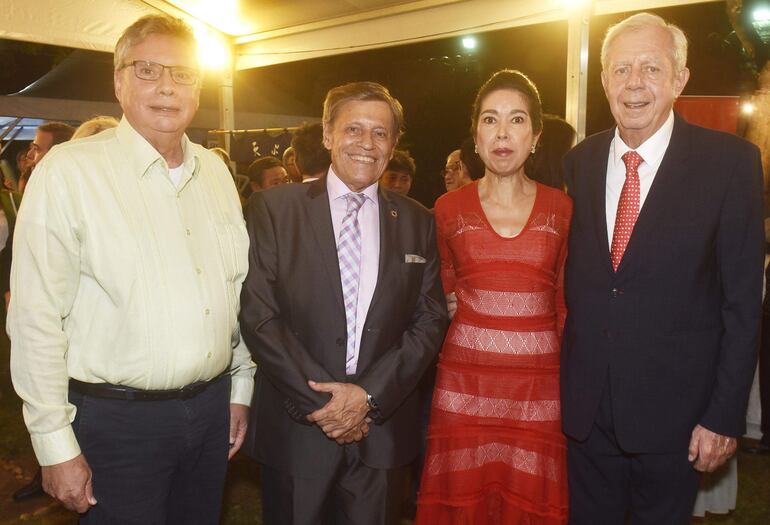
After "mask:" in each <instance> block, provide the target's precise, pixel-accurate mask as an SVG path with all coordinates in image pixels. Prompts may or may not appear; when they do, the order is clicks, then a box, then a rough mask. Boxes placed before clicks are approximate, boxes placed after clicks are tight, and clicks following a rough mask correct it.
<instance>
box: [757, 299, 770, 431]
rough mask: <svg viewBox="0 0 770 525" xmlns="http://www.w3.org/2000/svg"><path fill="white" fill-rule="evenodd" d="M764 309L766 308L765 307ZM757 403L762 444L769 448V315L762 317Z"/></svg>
mask: <svg viewBox="0 0 770 525" xmlns="http://www.w3.org/2000/svg"><path fill="white" fill-rule="evenodd" d="M765 308H768V307H767V306H765ZM759 403H760V407H761V409H762V426H761V429H762V443H764V444H765V445H768V446H770V314H768V313H765V314H764V316H763V317H762V338H761V343H760V347H759Z"/></svg>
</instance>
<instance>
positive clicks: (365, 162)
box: [241, 82, 447, 525]
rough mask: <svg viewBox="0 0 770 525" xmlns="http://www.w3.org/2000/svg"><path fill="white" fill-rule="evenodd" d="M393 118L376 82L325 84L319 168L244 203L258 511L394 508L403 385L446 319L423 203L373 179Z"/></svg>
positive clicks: (268, 517)
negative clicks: (306, 179) (325, 158)
mask: <svg viewBox="0 0 770 525" xmlns="http://www.w3.org/2000/svg"><path fill="white" fill-rule="evenodd" d="M402 124H403V113H402V110H401V105H400V104H399V102H398V101H397V100H396V99H395V98H393V97H392V96H391V95H390V93H389V92H388V91H387V89H385V88H384V87H383V86H381V85H379V84H376V83H373V82H356V83H353V84H347V85H345V86H340V87H336V88H334V89H332V90H331V91H329V93H328V95H327V98H326V102H325V103H324V112H323V143H324V146H326V148H327V149H328V150H329V151H330V152H331V166H330V167H329V168H328V171H327V172H326V173H325V174H324V176H323V177H321V178H320V179H318V180H316V181H314V182H311V183H308V184H289V185H285V186H281V187H277V188H273V189H271V190H268V191H265V192H259V193H256V194H254V196H253V197H252V198H251V200H250V202H249V205H248V208H247V212H246V218H247V223H248V230H249V235H250V238H251V248H250V252H249V254H250V255H249V273H248V276H247V278H246V282H245V283H244V289H243V292H242V297H241V299H242V301H243V302H242V309H241V320H242V321H241V322H242V323H243V329H242V332H243V338H244V340H245V341H246V343H247V345H248V346H249V349H250V350H251V352H252V354H253V356H254V358H255V361H256V362H257V363H258V372H257V377H256V389H255V390H256V391H255V401H254V402H253V403H252V406H253V410H254V418H255V420H254V421H255V423H254V427H253V431H254V434H255V436H254V438H255V439H254V441H255V443H254V450H252V451H251V452H252V454H253V455H254V456H255V457H256V458H257V459H258V460H259V461H260V463H261V464H262V470H261V472H262V494H263V497H262V502H263V511H264V522H265V523H266V524H267V525H289V524H291V525H302V524H307V525H310V524H318V523H334V524H340V525H342V524H350V525H353V524H366V525H385V524H395V523H398V521H399V518H400V513H399V511H400V507H399V504H400V502H401V497H402V495H403V493H404V491H403V485H402V484H400V483H399V481H400V479H401V478H402V476H401V474H403V469H399V467H402V466H404V465H407V464H408V463H409V462H410V461H411V460H412V459H413V458H414V457H415V456H416V455H417V452H418V450H419V445H420V443H419V438H420V433H419V420H420V409H421V407H420V403H419V394H418V391H417V384H418V382H419V381H420V378H421V377H422V376H423V374H424V372H425V370H426V369H427V368H428V366H430V365H431V363H432V362H433V359H434V357H435V355H436V353H437V352H438V350H439V346H440V344H441V342H442V339H443V337H444V331H445V329H446V324H447V313H446V303H445V300H444V295H443V292H442V291H441V285H440V282H439V278H438V275H439V259H438V253H437V247H436V237H435V226H434V222H433V218H432V216H431V214H430V213H429V212H428V210H426V209H425V208H424V207H422V206H421V205H420V204H418V203H417V202H415V201H413V200H411V199H409V198H407V197H403V196H401V195H398V194H396V193H392V192H390V191H387V190H383V189H379V188H378V184H377V181H378V180H379V179H380V177H381V176H382V174H383V173H384V171H385V168H386V166H387V165H388V162H389V161H390V159H391V157H392V156H393V151H394V149H395V147H396V143H397V142H398V138H399V136H400V134H401V129H402Z"/></svg>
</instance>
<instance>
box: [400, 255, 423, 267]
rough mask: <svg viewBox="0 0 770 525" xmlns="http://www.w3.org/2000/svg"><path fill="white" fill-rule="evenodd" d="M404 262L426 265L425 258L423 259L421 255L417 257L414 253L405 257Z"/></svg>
mask: <svg viewBox="0 0 770 525" xmlns="http://www.w3.org/2000/svg"><path fill="white" fill-rule="evenodd" d="M404 262H405V263H419V264H425V257H421V256H420V255H416V254H414V253H407V254H405V255H404Z"/></svg>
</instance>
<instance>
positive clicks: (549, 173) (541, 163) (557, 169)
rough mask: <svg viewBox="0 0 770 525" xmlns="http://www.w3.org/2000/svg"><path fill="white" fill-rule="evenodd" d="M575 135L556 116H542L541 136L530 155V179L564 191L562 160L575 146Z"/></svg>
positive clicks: (572, 129) (573, 130) (566, 123)
mask: <svg viewBox="0 0 770 525" xmlns="http://www.w3.org/2000/svg"><path fill="white" fill-rule="evenodd" d="M576 139H577V133H576V132H575V129H574V128H573V127H572V126H570V125H569V123H568V122H567V121H566V120H564V119H563V118H561V117H558V116H556V115H543V134H542V135H541V136H540V141H539V142H538V143H537V150H536V151H535V154H534V155H532V157H531V159H532V168H531V169H530V170H529V173H530V177H531V178H532V180H535V181H537V182H539V183H541V184H545V185H546V186H550V187H552V188H557V189H559V190H563V189H564V171H563V169H562V159H563V158H564V154H565V153H567V152H568V151H569V150H570V149H572V146H574V145H575V140H576Z"/></svg>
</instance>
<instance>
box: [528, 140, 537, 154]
mask: <svg viewBox="0 0 770 525" xmlns="http://www.w3.org/2000/svg"><path fill="white" fill-rule="evenodd" d="M536 147H537V144H536V143H535V142H533V143H532V149H530V150H529V151H530V153H532V154H533V155H534V153H535V148H536Z"/></svg>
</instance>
